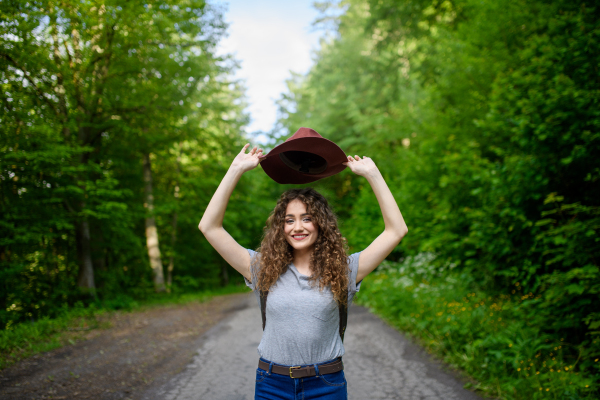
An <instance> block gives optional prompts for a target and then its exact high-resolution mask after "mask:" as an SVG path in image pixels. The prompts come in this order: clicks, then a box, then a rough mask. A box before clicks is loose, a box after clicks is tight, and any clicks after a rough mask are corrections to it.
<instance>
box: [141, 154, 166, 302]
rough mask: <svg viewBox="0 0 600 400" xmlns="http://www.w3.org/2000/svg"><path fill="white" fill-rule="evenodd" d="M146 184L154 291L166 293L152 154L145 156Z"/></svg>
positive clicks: (148, 245)
mask: <svg viewBox="0 0 600 400" xmlns="http://www.w3.org/2000/svg"><path fill="white" fill-rule="evenodd" d="M144 183H145V190H144V192H145V196H146V203H145V204H144V206H145V207H146V208H147V209H148V216H147V217H146V246H147V247H148V258H149V259H150V267H151V268H152V273H153V275H154V289H155V290H156V291H157V292H164V291H165V278H164V275H163V265H162V261H161V259H160V248H159V244H158V231H157V230H156V221H155V220H154V196H153V194H152V169H151V167H150V154H149V153H145V154H144Z"/></svg>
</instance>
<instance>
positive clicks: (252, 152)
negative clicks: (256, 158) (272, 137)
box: [249, 146, 256, 156]
mask: <svg viewBox="0 0 600 400" xmlns="http://www.w3.org/2000/svg"><path fill="white" fill-rule="evenodd" d="M254 153H256V146H254V147H253V148H252V150H250V153H249V154H250V155H251V156H253V155H254Z"/></svg>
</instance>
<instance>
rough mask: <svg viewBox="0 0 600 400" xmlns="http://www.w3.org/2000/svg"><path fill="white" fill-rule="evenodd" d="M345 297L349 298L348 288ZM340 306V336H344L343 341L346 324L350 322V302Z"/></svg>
mask: <svg viewBox="0 0 600 400" xmlns="http://www.w3.org/2000/svg"><path fill="white" fill-rule="evenodd" d="M344 298H345V299H348V289H346V290H344ZM338 308H339V310H340V337H341V338H342V343H343V342H344V333H346V325H347V324H348V303H345V304H342V305H340V306H339V307H338Z"/></svg>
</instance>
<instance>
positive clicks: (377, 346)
mask: <svg viewBox="0 0 600 400" xmlns="http://www.w3.org/2000/svg"><path fill="white" fill-rule="evenodd" d="M260 337H261V324H260V311H259V308H258V305H257V302H256V300H255V298H254V297H253V296H252V295H250V294H242V295H234V296H224V297H219V298H215V299H213V300H211V301H210V302H207V303H203V304H190V305H186V306H176V307H161V308H157V309H152V310H148V311H147V312H144V313H134V314H125V315H122V316H121V317H120V319H119V320H118V321H117V322H116V323H115V326H114V327H113V328H111V329H108V330H105V331H101V332H100V334H99V335H97V336H96V337H93V338H90V339H89V340H87V341H85V342H82V343H79V344H76V345H74V346H69V347H66V348H63V349H59V350H56V351H53V352H49V353H46V354H45V355H43V356H39V357H37V358H35V359H30V360H26V361H23V362H21V363H20V364H18V365H15V366H13V367H11V368H9V369H7V370H5V371H2V372H0V398H2V399H5V398H6V399H79V398H81V399H84V398H93V399H132V400H137V399H140V400H141V399H144V400H158V399H160V400H163V399H168V400H192V399H194V400H242V399H247V400H250V399H252V398H253V391H254V379H255V370H256V364H257V360H258V354H257V352H256V348H257V346H258V343H259V341H260ZM344 343H345V346H346V352H347V353H346V356H345V357H344V365H345V373H346V378H347V380H348V382H349V383H348V388H349V398H350V399H351V400H367V399H369V400H378V399H382V400H383V399H403V400H421V399H423V400H425V399H428V400H429V399H432V400H433V399H441V400H452V399H457V400H459V399H460V400H475V399H480V397H478V396H477V395H476V394H474V393H472V392H470V391H468V390H465V389H463V388H462V385H463V384H462V383H461V382H460V381H459V380H458V379H457V378H456V377H455V375H454V374H453V373H451V372H444V368H443V366H441V365H440V364H438V363H437V362H435V361H432V360H431V358H430V357H429V356H428V355H427V354H426V353H425V352H423V350H421V349H420V348H419V347H417V346H415V345H414V344H412V343H410V342H409V341H408V340H407V339H406V338H404V337H403V336H402V335H401V334H399V333H398V332H396V331H395V330H394V329H392V328H390V327H389V326H387V325H386V324H385V323H383V322H382V321H381V320H380V319H379V318H377V317H375V316H374V315H372V314H371V313H369V312H368V310H366V309H365V308H362V307H357V306H353V307H352V308H351V311H350V316H349V322H348V329H347V332H346V338H345V342H344Z"/></svg>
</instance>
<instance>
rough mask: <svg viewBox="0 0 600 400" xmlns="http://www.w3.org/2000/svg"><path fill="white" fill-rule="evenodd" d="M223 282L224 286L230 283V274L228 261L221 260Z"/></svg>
mask: <svg viewBox="0 0 600 400" xmlns="http://www.w3.org/2000/svg"><path fill="white" fill-rule="evenodd" d="M221 284H222V286H227V285H229V274H228V273H227V263H226V262H225V261H222V262H221Z"/></svg>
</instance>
